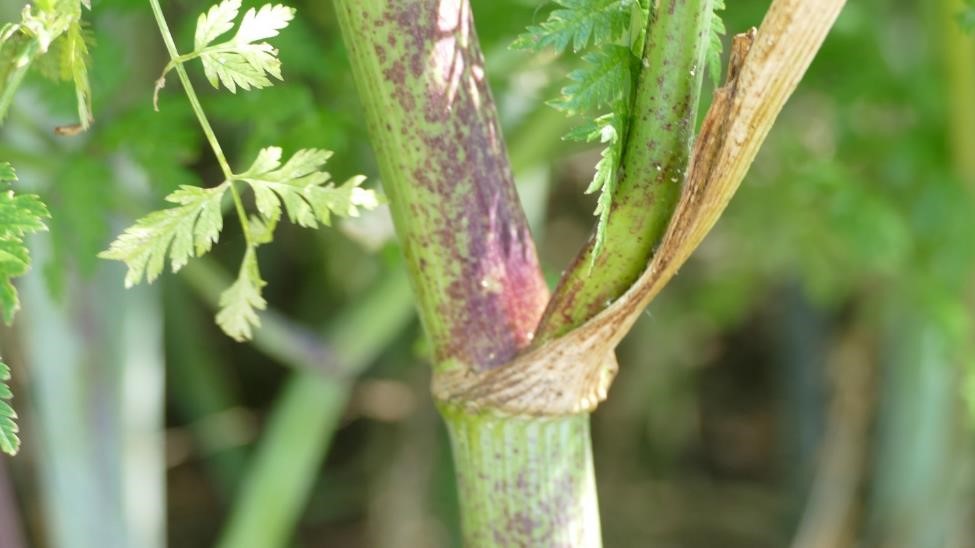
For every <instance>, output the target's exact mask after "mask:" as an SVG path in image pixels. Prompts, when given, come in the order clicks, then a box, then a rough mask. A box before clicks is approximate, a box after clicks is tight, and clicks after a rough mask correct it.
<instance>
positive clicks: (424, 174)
mask: <svg viewBox="0 0 975 548" xmlns="http://www.w3.org/2000/svg"><path fill="white" fill-rule="evenodd" d="M381 19H382V23H381V24H380V23H377V24H376V25H375V27H374V28H377V29H382V30H381V31H377V34H380V33H386V34H384V35H382V36H375V37H374V38H375V40H376V42H377V47H376V48H374V50H373V54H374V55H376V57H377V60H378V61H379V64H380V65H381V66H382V71H383V75H384V77H385V78H386V80H387V81H388V82H391V83H393V84H394V85H393V86H387V87H386V88H385V91H387V92H389V93H391V94H392V98H393V99H394V100H395V103H396V104H398V105H399V106H400V107H401V109H402V111H403V112H404V113H406V115H407V120H406V123H404V124H401V127H399V128H394V129H393V131H399V132H400V134H401V137H402V141H403V142H406V143H416V144H417V145H418V146H422V149H423V150H424V151H425V154H426V157H425V159H424V160H423V161H422V163H420V164H419V165H417V164H415V165H414V166H412V167H411V168H409V169H408V173H409V176H410V179H412V182H413V184H414V185H416V187H417V188H419V189H422V190H424V191H428V192H429V193H430V194H432V195H436V196H437V199H431V200H427V201H425V202H422V201H421V202H418V203H409V204H403V207H404V208H405V210H406V211H409V214H410V215H413V216H415V218H423V219H424V220H425V223H423V224H424V226H426V227H427V228H428V229H429V230H427V231H425V232H424V233H422V234H421V233H418V231H414V232H411V233H410V232H408V233H406V234H401V237H402V241H403V245H404V251H405V253H406V255H407V259H408V260H409V261H411V262H412V263H414V265H422V266H423V267H424V268H417V269H415V270H414V271H415V272H416V274H417V275H418V276H419V277H420V280H419V281H418V283H416V284H415V286H420V287H423V286H424V281H423V277H425V276H427V277H429V278H431V281H433V279H434V278H436V279H437V280H447V283H446V284H445V288H444V290H443V294H441V295H434V296H432V298H433V299H435V300H436V302H437V310H435V311H432V312H429V313H433V314H436V316H437V319H438V322H439V323H440V324H445V325H446V326H448V328H447V329H445V330H443V331H442V332H433V333H430V335H431V336H432V337H433V342H434V349H435V353H436V358H437V360H438V361H444V360H447V359H451V358H453V359H459V360H461V361H463V362H466V363H468V364H471V365H473V366H476V367H480V368H490V367H494V366H497V365H500V364H503V363H506V362H507V361H509V360H510V359H511V358H512V357H513V356H514V355H515V354H516V353H517V352H518V351H519V350H520V349H521V348H523V347H525V346H526V345H527V344H528V343H529V342H530V341H531V337H532V332H533V331H534V328H535V325H536V324H537V322H538V319H539V317H540V316H541V313H542V310H543V308H544V305H545V302H546V300H547V297H548V291H547V288H546V286H545V284H544V281H543V280H542V277H541V271H540V269H539V266H538V260H537V257H536V254H535V248H534V243H533V241H532V238H531V234H530V233H529V230H528V227H527V222H526V220H525V217H524V213H523V212H522V210H521V206H520V202H519V201H518V198H517V194H516V192H515V189H514V182H513V177H512V174H511V170H510V167H509V164H508V158H507V154H506V152H505V150H504V145H503V141H502V138H501V131H500V126H499V124H498V120H497V114H496V111H495V107H494V102H493V100H492V98H491V93H490V89H489V88H488V84H487V82H486V81H485V79H484V77H483V75H484V69H483V65H484V60H483V57H482V55H481V52H480V50H479V48H478V45H477V37H476V34H475V32H474V28H473V19H472V17H471V10H470V6H469V4H468V2H467V1H462V0H419V1H418V0H409V1H407V0H391V1H390V2H388V3H387V7H386V8H385V9H384V11H383V15H382V16H381ZM380 40H381V41H382V43H383V44H388V45H390V46H391V47H389V48H388V49H386V48H381V47H379V46H378V42H379V41H380ZM397 42H399V43H402V44H403V47H401V48H396V47H392V45H393V44H394V43H397ZM379 129H385V128H379ZM391 199H395V196H393V195H391ZM396 205H397V204H394V207H395V206H396ZM436 265H440V267H441V270H440V271H434V270H435V269H436V268H437V266H436ZM431 267H432V268H431ZM435 286H436V283H432V284H430V285H428V287H435Z"/></svg>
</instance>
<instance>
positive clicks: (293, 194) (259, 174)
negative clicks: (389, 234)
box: [238, 147, 379, 228]
mask: <svg viewBox="0 0 975 548" xmlns="http://www.w3.org/2000/svg"><path fill="white" fill-rule="evenodd" d="M331 156H332V153H331V152H329V151H327V150H321V149H303V150H299V151H298V152H296V153H295V154H294V155H293V156H292V157H291V158H290V159H289V160H288V161H287V162H285V163H284V165H282V164H281V149H280V148H278V147H267V148H264V149H262V150H261V151H260V152H259V153H258V155H257V159H256V160H255V161H254V163H253V164H252V165H251V167H250V168H249V169H248V170H247V171H245V172H244V173H241V174H240V175H239V176H238V178H239V179H240V180H242V181H245V182H247V184H248V185H250V187H251V189H253V191H254V199H255V201H256V203H257V210H258V211H259V212H260V214H261V216H262V217H263V218H264V220H265V221H266V222H276V220H277V219H278V218H279V217H280V216H281V207H282V204H283V205H284V210H285V212H286V213H287V215H288V219H290V220H291V222H293V223H295V224H298V225H300V226H304V227H309V228H314V227H317V226H318V224H319V223H321V224H324V225H329V224H331V216H332V215H333V214H334V215H338V216H341V217H355V216H357V215H358V214H359V208H364V209H372V208H374V207H376V206H377V205H379V199H378V197H377V196H376V193H375V192H374V191H372V190H367V189H364V188H361V186H360V185H361V184H362V182H363V181H364V180H365V177H362V176H357V177H353V178H351V179H349V180H348V181H347V182H345V183H344V184H342V185H341V186H335V185H334V184H331V183H330V181H331V176H330V175H329V174H328V173H327V172H325V171H322V170H321V168H322V167H323V166H324V165H325V163H326V162H327V161H328V159H329V158H330V157H331Z"/></svg>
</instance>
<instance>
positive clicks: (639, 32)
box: [514, 0, 721, 258]
mask: <svg viewBox="0 0 975 548" xmlns="http://www.w3.org/2000/svg"><path fill="white" fill-rule="evenodd" d="M716 1H721V0H716ZM556 2H557V3H558V4H559V6H560V9H556V10H554V11H553V12H552V13H551V14H550V15H549V18H548V19H547V20H546V21H545V22H543V23H541V24H540V25H537V26H532V27H529V28H528V32H526V33H525V34H523V35H522V36H521V37H519V38H518V39H517V40H516V41H515V44H514V47H517V48H525V49H533V50H538V49H543V48H547V47H551V48H553V49H554V50H555V51H556V52H558V53H562V52H563V51H564V50H565V49H567V48H568V46H569V45H570V44H571V45H572V49H573V51H575V52H578V51H580V50H582V49H586V48H588V51H587V52H586V53H585V54H583V55H582V65H581V66H580V67H579V68H577V69H575V70H573V71H572V72H570V73H569V84H568V85H567V86H565V87H563V88H562V93H561V96H560V97H559V98H558V99H555V100H554V101H551V102H550V103H549V104H550V105H551V106H553V107H554V108H556V109H559V110H561V111H563V112H565V113H566V115H568V116H584V117H586V118H588V119H589V120H590V121H588V122H586V123H584V124H582V125H581V126H580V127H579V128H577V129H575V130H573V131H571V132H570V133H569V134H568V135H566V139H570V140H576V141H585V142H599V143H602V144H603V145H604V146H605V149H604V150H603V152H602V154H601V157H600V160H599V162H598V163H597V164H596V170H595V174H594V176H593V179H592V182H591V183H590V185H589V188H588V190H587V193H594V192H599V193H600V194H599V198H598V200H597V202H596V210H595V212H594V214H595V215H596V216H597V217H598V218H599V223H598V225H597V227H596V241H595V252H594V253H593V257H594V258H595V256H596V255H598V253H599V251H600V250H601V249H602V247H603V243H604V242H605V234H606V227H607V225H608V223H609V214H610V211H611V210H612V207H611V205H612V200H613V193H614V190H615V188H616V179H617V176H618V172H619V166H620V163H621V162H622V157H623V147H624V144H625V141H626V129H627V124H628V121H629V111H630V103H631V97H632V92H633V82H634V81H635V77H636V74H638V72H639V62H640V61H639V60H640V56H641V55H642V53H643V43H644V39H645V37H646V25H647V21H648V18H649V16H650V9H651V5H650V3H649V2H644V1H638V0H556ZM719 54H720V52H719Z"/></svg>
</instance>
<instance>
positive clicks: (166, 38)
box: [149, 0, 256, 247]
mask: <svg viewBox="0 0 975 548" xmlns="http://www.w3.org/2000/svg"><path fill="white" fill-rule="evenodd" d="M149 5H150V6H152V15H153V16H154V17H155V19H156V25H158V26H159V34H161V35H162V39H163V42H164V43H165V44H166V50H167V51H168V52H169V58H170V62H175V61H176V60H178V59H180V54H179V50H178V49H176V42H175V41H174V40H173V34H172V33H171V32H170V30H169V25H168V24H167V23H166V17H165V16H164V15H163V12H162V8H161V7H160V6H159V0H149ZM173 68H174V70H175V71H176V75H177V76H179V81H180V83H181V84H183V90H184V91H185V92H186V98H187V99H188V100H189V101H190V107H192V109H193V113H194V114H196V119H197V121H198V122H199V123H200V128H202V129H203V134H204V135H206V138H207V142H209V143H210V148H211V149H213V155H214V156H216V157H217V163H218V164H219V165H220V171H222V172H223V176H224V184H226V185H229V186H230V195H231V196H232V197H233V200H234V208H235V209H236V210H237V218H238V219H239V220H240V228H241V230H242V231H243V233H244V240H245V241H246V242H247V247H256V244H255V243H254V240H253V237H252V236H251V233H250V225H249V223H248V222H247V210H246V209H245V208H244V202H243V200H241V198H240V193H239V192H238V191H237V187H236V186H234V180H235V177H234V172H233V170H232V169H230V163H229V162H227V156H226V155H225V154H224V153H223V148H222V147H221V146H220V141H218V140H217V135H216V133H214V131H213V126H211V125H210V120H209V119H208V118H207V115H206V113H205V112H203V106H202V105H201V104H200V99H199V97H197V95H196V90H195V89H194V88H193V83H192V82H190V77H189V75H188V74H187V73H186V67H184V66H183V64H182V63H179V62H177V63H176V66H175V67H173Z"/></svg>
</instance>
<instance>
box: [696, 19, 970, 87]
mask: <svg viewBox="0 0 975 548" xmlns="http://www.w3.org/2000/svg"><path fill="white" fill-rule="evenodd" d="M973 1H975V0H973ZM713 2H714V7H713V9H714V16H713V17H712V18H711V35H710V38H709V43H708V53H707V63H708V72H709V74H710V76H711V83H712V84H714V85H715V87H717V86H718V85H720V84H721V53H722V51H723V50H724V46H723V44H722V42H721V39H722V38H723V37H724V35H725V33H726V32H727V31H726V30H725V26H724V21H722V19H721V16H720V15H718V12H719V11H722V10H724V9H725V6H724V0H713Z"/></svg>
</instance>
